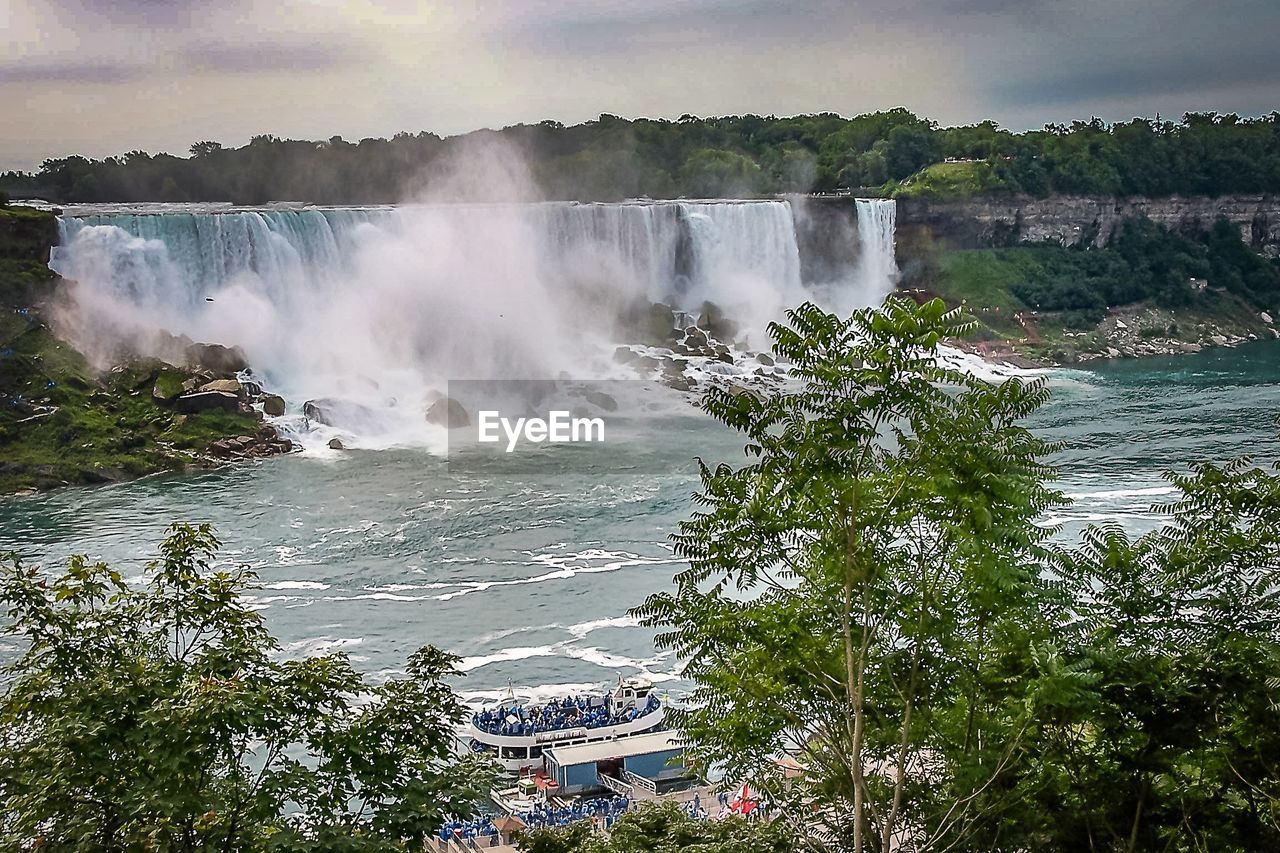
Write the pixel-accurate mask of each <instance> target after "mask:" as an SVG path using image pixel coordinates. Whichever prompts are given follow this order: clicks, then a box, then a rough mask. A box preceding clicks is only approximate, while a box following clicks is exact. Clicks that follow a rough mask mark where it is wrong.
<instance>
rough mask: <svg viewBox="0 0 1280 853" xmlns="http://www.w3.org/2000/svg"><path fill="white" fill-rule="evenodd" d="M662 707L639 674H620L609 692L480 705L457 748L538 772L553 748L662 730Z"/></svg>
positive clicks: (462, 731) (510, 769)
mask: <svg viewBox="0 0 1280 853" xmlns="http://www.w3.org/2000/svg"><path fill="white" fill-rule="evenodd" d="M663 717H664V708H663V704H662V702H661V700H659V698H658V696H657V693H656V692H655V691H654V689H653V685H652V684H651V683H650V682H649V681H647V680H645V679H643V678H619V679H618V685H617V686H616V687H615V688H614V689H613V691H612V692H611V693H608V694H604V693H602V694H597V695H594V696H564V697H560V698H556V699H551V700H549V701H547V702H545V703H542V704H537V705H533V704H525V703H522V702H519V701H517V700H516V699H515V697H514V696H511V697H510V698H508V699H505V700H504V701H502V702H500V703H498V704H497V705H494V706H490V707H486V708H481V709H480V710H478V711H476V712H475V713H474V714H472V715H471V719H470V720H468V721H467V723H466V724H465V725H463V726H462V727H461V729H460V730H459V732H458V740H459V746H460V747H462V748H464V749H469V750H473V751H475V752H486V753H488V754H490V755H491V756H493V758H494V759H495V760H496V761H497V762H498V764H500V765H501V766H502V768H503V769H504V770H506V771H507V772H509V773H514V774H517V775H519V774H520V773H522V772H528V771H538V770H541V769H542V768H543V766H544V761H543V753H544V752H545V751H547V750H550V749H553V748H556V747H566V746H571V745H577V744H586V743H599V742H604V741H617V740H621V739H624V738H629V737H633V736H635V735H641V734H647V733H649V732H655V731H661V730H663V728H664V727H663Z"/></svg>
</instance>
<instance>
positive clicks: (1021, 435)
mask: <svg viewBox="0 0 1280 853" xmlns="http://www.w3.org/2000/svg"><path fill="white" fill-rule="evenodd" d="M965 331H966V329H965V327H964V325H963V324H961V323H960V320H959V314H958V313H957V312H956V311H951V312H948V311H946V310H945V308H944V306H943V305H942V303H941V302H940V301H938V300H934V301H932V302H929V303H926V304H924V305H922V306H916V305H915V304H914V303H910V302H906V301H903V300H899V299H896V298H892V297H891V298H890V299H889V300H888V301H886V303H885V305H884V307H883V308H882V309H880V310H873V309H867V310H862V311H857V312H854V314H853V315H852V316H851V317H850V318H848V319H841V318H839V317H836V316H834V315H830V314H826V313H824V312H823V311H821V310H819V309H818V308H816V307H814V306H812V305H805V306H802V307H800V308H798V309H796V310H795V311H792V312H790V315H789V323H788V324H786V325H781V324H779V325H775V326H773V327H772V335H773V339H774V341H775V349H776V351H777V352H778V354H779V355H780V356H781V357H782V358H783V359H785V360H786V361H788V362H790V363H791V364H793V365H794V368H793V373H794V376H795V377H796V378H797V380H799V385H798V387H795V388H793V389H787V390H783V391H781V392H780V393H778V394H776V395H774V396H772V397H769V398H767V399H766V398H757V397H753V396H751V395H748V394H732V393H730V392H729V391H727V390H724V389H712V390H710V391H708V392H707V395H706V398H705V406H706V408H707V409H708V411H709V412H710V413H711V414H713V415H714V416H715V417H717V418H718V419H720V420H721V421H723V422H724V423H726V424H727V425H729V426H730V427H732V428H734V429H736V430H739V431H740V432H742V433H743V435H744V437H745V439H746V442H747V444H746V450H747V453H748V455H749V457H750V460H751V461H749V462H748V463H746V464H744V465H742V466H740V467H736V468H735V467H732V466H729V465H720V466H718V467H716V468H714V469H712V468H709V467H706V466H703V467H702V469H701V492H700V493H699V494H698V495H697V496H696V502H697V505H698V510H697V511H696V512H695V513H694V514H693V516H692V518H691V519H690V520H688V521H687V522H683V523H682V524H681V526H680V530H679V533H678V534H677V535H676V536H675V537H674V541H675V546H676V551H677V553H678V554H680V555H681V556H682V557H684V558H685V559H686V560H688V562H689V567H688V568H687V569H686V570H685V571H683V572H681V573H679V574H678V575H677V576H676V578H675V584H676V586H675V589H674V591H671V592H662V593H658V594H655V595H653V596H651V597H650V598H649V599H648V600H647V601H646V602H645V604H644V605H643V606H641V607H640V608H638V609H637V611H636V612H637V614H638V615H639V616H640V617H642V619H643V620H644V622H645V623H646V624H648V625H651V626H654V627H657V628H658V629H659V630H660V633H659V634H658V637H657V642H658V643H659V645H660V646H663V647H666V648H669V649H671V650H673V651H674V652H675V653H676V655H677V656H678V657H679V658H681V659H683V660H687V661H688V663H687V664H686V666H685V669H684V675H685V676H687V677H689V678H690V679H691V680H692V681H694V683H695V684H696V687H695V688H694V691H693V695H692V696H691V701H690V702H689V703H688V705H687V706H685V707H683V708H677V709H673V710H672V711H671V712H670V714H671V717H672V719H673V722H674V723H675V724H676V725H678V726H679V727H681V728H682V729H683V730H684V731H685V732H686V734H687V736H688V738H689V742H690V750H691V754H692V756H693V757H694V758H695V760H696V761H698V762H699V763H700V764H701V765H702V766H703V767H707V768H711V767H720V768H726V769H727V772H729V773H731V774H735V778H741V779H747V780H750V781H751V783H752V784H753V785H754V786H755V787H757V788H759V789H760V790H762V791H764V792H766V794H767V795H768V797H769V798H770V800H771V801H772V802H774V803H775V804H777V805H778V815H779V817H778V820H779V821H782V822H783V823H784V824H787V825H789V826H790V827H791V828H792V830H793V831H794V832H795V833H796V834H797V836H798V837H802V838H806V839H814V840H817V841H818V842H819V843H825V844H828V845H829V846H830V847H831V848H832V849H843V850H852V851H856V853H863V851H881V853H883V851H888V850H895V849H896V850H912V851H940V850H974V851H979V850H982V851H987V850H1031V849H1034V850H1061V851H1074V850H1082V849H1089V850H1130V851H1132V850H1139V849H1141V850H1203V849H1212V850H1239V851H1246V850H1260V849H1271V848H1275V847H1277V846H1278V845H1280V774H1278V771H1280V766H1278V765H1277V756H1280V744H1277V743H1276V732H1278V731H1280V703H1277V702H1276V700H1275V696H1274V685H1275V683H1276V679H1277V676H1278V673H1280V475H1277V473H1276V471H1275V469H1274V468H1272V469H1270V470H1266V469H1262V468H1257V467H1254V466H1253V465H1252V464H1251V463H1249V462H1248V461H1247V460H1243V461H1240V462H1236V463H1232V464H1230V465H1225V466H1219V465H1213V464H1207V463H1201V464H1197V465H1194V466H1193V467H1192V468H1191V470H1190V472H1189V473H1184V474H1181V475H1176V476H1175V475H1171V476H1170V480H1171V482H1172V483H1173V485H1174V486H1175V487H1176V489H1177V490H1178V494H1179V497H1178V499H1176V500H1175V501H1173V502H1172V503H1171V504H1170V505H1169V506H1167V507H1164V508H1163V510H1162V511H1163V512H1165V513H1166V514H1167V516H1168V517H1169V522H1168V524H1166V525H1165V526H1162V527H1159V528H1157V529H1156V530H1155V531H1154V532H1152V533H1149V534H1146V535H1144V536H1142V537H1140V538H1137V539H1131V538H1130V537H1128V536H1126V535H1125V534H1124V533H1122V532H1121V531H1119V530H1117V529H1113V528H1105V529H1091V530H1090V531H1089V532H1088V533H1087V534H1086V535H1085V538H1084V541H1083V543H1082V545H1081V546H1080V547H1079V548H1076V549H1071V548H1068V547H1066V546H1065V545H1063V544H1061V543H1058V542H1056V541H1054V539H1053V538H1052V537H1053V534H1054V532H1055V531H1054V528H1053V527H1051V526H1048V525H1046V524H1044V523H1043V521H1042V518H1043V517H1044V515H1045V514H1046V512H1047V511H1048V510H1050V509H1051V508H1054V507H1057V506H1059V505H1061V504H1062V503H1063V501H1064V498H1063V496H1062V495H1061V494H1060V493H1058V492H1057V491H1055V490H1054V489H1053V488H1052V482H1053V479H1054V477H1055V471H1054V469H1053V467H1052V466H1051V464H1049V461H1048V460H1049V458H1050V456H1051V453H1052V452H1053V450H1054V447H1053V446H1051V445H1048V444H1046V443H1044V442H1043V441H1041V440H1040V439H1038V438H1037V437H1036V436H1035V435H1034V434H1033V433H1032V432H1030V431H1029V430H1028V429H1027V428H1026V426H1025V423H1024V421H1025V419H1026V418H1027V417H1028V416H1029V415H1031V414H1032V413H1033V412H1034V411H1035V410H1036V409H1037V408H1038V407H1039V406H1041V405H1042V404H1043V403H1044V402H1045V401H1046V400H1047V398H1048V390H1047V387H1046V386H1045V384H1044V381H1043V379H1039V380H1033V381H1030V382H1023V381H1021V380H1019V379H1016V378H1014V379H1009V380H1007V381H1005V382H1004V383H1002V384H1000V385H993V384H990V383H987V382H985V381H982V380H978V379H976V378H974V377H972V376H968V375H964V374H960V373H957V372H955V371H952V370H950V369H948V368H946V367H945V366H944V365H943V364H941V363H940V362H939V360H938V358H937V355H938V354H937V343H938V341H939V340H941V339H942V338H944V337H950V336H954V335H957V334H962V333H963V332H965ZM784 761H785V762H787V763H789V764H790V765H791V766H792V767H794V766H798V767H800V768H802V773H801V774H800V775H799V777H798V778H795V777H794V774H793V773H788V772H786V767H785V765H784Z"/></svg>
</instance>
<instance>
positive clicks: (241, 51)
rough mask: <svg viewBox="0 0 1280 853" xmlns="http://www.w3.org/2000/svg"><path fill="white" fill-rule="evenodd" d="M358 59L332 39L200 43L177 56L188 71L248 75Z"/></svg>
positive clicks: (328, 66)
mask: <svg viewBox="0 0 1280 853" xmlns="http://www.w3.org/2000/svg"><path fill="white" fill-rule="evenodd" d="M359 60H360V56H359V54H358V52H357V51H356V50H355V49H354V48H353V47H351V46H348V45H340V44H334V43H331V42H325V43H314V44H297V43H289V42H264V43H260V44H227V43H217V44H202V45H197V46H194V47H190V48H186V49H185V50H183V51H182V52H181V53H180V54H179V57H178V61H179V63H180V64H181V65H182V66H183V67H185V68H188V69H190V70H195V71H207V72H213V73H219V74H249V75H252V74H259V73H270V72H275V71H291V72H299V73H301V72H315V71H327V70H331V69H337V68H342V67H344V66H347V65H350V64H352V63H354V62H357V61H359Z"/></svg>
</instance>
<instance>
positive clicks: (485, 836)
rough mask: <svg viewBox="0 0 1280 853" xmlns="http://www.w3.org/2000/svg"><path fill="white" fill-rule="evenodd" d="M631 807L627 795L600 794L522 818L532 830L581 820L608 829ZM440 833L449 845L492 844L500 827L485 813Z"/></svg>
mask: <svg viewBox="0 0 1280 853" xmlns="http://www.w3.org/2000/svg"><path fill="white" fill-rule="evenodd" d="M630 806H631V801H630V800H629V799H628V798H626V797H596V798H594V799H590V800H578V801H575V802H574V803H573V804H572V805H569V806H565V807H564V808H559V809H553V808H549V807H547V806H539V807H537V808H535V809H533V810H532V811H529V812H523V813H520V814H519V815H518V817H519V818H520V819H521V820H523V821H524V823H525V826H527V827H528V828H530V829H536V828H538V827H546V826H568V825H569V824H571V823H573V822H575V821H579V820H595V821H596V822H597V823H598V824H601V825H603V826H604V827H606V828H608V827H611V826H613V823H614V821H616V820H617V819H618V818H619V817H620V816H621V815H622V813H623V812H625V811H626V810H627V809H628V808H629V807H630ZM438 835H439V837H440V840H441V841H443V842H445V843H446V844H447V843H449V842H450V841H452V840H454V839H457V840H458V841H461V842H464V843H466V844H467V846H468V847H492V846H495V845H496V844H497V842H498V827H497V826H496V825H495V824H494V822H493V815H485V816H483V817H476V818H472V819H471V820H451V821H448V822H447V823H445V824H444V825H443V826H441V827H440V832H439V833H438ZM476 842H479V844H477V843H476Z"/></svg>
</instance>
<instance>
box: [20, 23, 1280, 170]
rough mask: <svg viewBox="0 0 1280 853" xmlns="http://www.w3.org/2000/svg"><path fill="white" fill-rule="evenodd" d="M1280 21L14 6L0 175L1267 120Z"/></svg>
mask: <svg viewBox="0 0 1280 853" xmlns="http://www.w3.org/2000/svg"><path fill="white" fill-rule="evenodd" d="M1276 32H1280V4H1278V3H1275V2H1274V0H1219V2H1217V3H1213V4H1208V3H1204V2H1202V0H1161V2H1160V3H1151V2H1148V0H1078V1H1077V2H1075V3H1072V4H1063V3H1061V2H1056V0H790V2H788V3H785V4H784V3H778V2H776V0H626V2H624V1H623V0H486V2H484V3H452V2H445V0H273V2H271V3H259V2H250V0H163V1H162V0H0V57H3V58H0V114H2V115H4V116H5V117H6V119H7V121H6V122H5V124H4V126H2V127H0V168H8V167H13V166H28V167H29V166H30V165H33V164H36V163H39V161H40V160H41V159H43V158H44V157H46V156H62V155H65V154H69V153H84V154H88V155H90V156H104V155H107V154H112V153H117V152H119V151H124V150H130V149H133V148H144V149H147V150H153V151H154V150H168V151H176V152H182V151H185V150H186V148H187V146H188V145H189V144H190V142H191V141H192V140H194V139H219V140H222V141H223V142H225V143H227V144H240V143H242V142H244V141H247V140H248V138H249V137H250V136H251V135H253V134H257V133H272V134H275V135H278V136H288V137H294V138H327V137H329V136H332V135H334V134H340V135H343V136H345V137H348V138H360V137H364V136H371V135H390V134H392V133H394V132H396V131H399V130H409V131H418V130H433V131H436V132H440V133H446V134H447V133H458V132H463V131H467V130H472V129H475V128H477V127H501V126H504V125H507V124H514V123H519V122H534V121H538V120H541V119H544V118H552V119H557V120H560V121H563V122H566V123H569V122H577V121H582V120H585V119H589V118H592V117H594V116H595V115H597V114H599V113H601V112H610V113H615V114H619V115H626V116H653V117H668V118H676V117H679V116H680V115H681V114H683V113H694V114H697V115H711V114H726V113H740V112H756V113H766V114H767V113H773V114H778V115H785V114H794V113H800V112H817V111H834V112H841V113H845V114H854V113H858V112H863V111H868V110H874V109H882V108H887V107H892V106H898V105H902V106H906V107H908V108H910V109H912V110H915V111H916V112H918V113H921V114H923V115H928V116H930V117H932V118H935V119H938V120H939V121H941V122H943V123H945V124H952V123H967V122H974V121H980V120H982V119H985V118H993V119H995V120H996V121H998V122H1000V123H1002V124H1004V125H1006V126H1009V127H1013V128H1016V129H1021V128H1026V127H1037V126H1040V125H1043V124H1044V123H1046V122H1051V121H1055V122H1056V121H1068V120H1070V119H1072V118H1078V117H1087V116H1088V115H1090V114H1097V115H1101V116H1102V117H1104V118H1127V117H1129V116H1132V115H1138V114H1146V115H1150V114H1152V113H1154V112H1155V111H1157V110H1160V111H1162V112H1163V113H1165V114H1166V115H1177V114H1180V113H1181V112H1182V111H1185V110H1187V109H1218V110H1220V111H1238V112H1244V113H1258V112H1266V111H1268V110H1270V109H1273V108H1275V107H1276V106H1277V104H1276V103H1275V97H1274V94H1273V92H1274V91H1275V90H1276V89H1277V88H1278V87H1277V86H1276V83H1277V82H1280V72H1277V70H1276V67H1277V66H1276V65H1275V63H1274V60H1273V59H1272V55H1273V53H1274V48H1273V46H1272V45H1271V44H1270V43H1269V42H1270V41H1271V40H1272V39H1273V34H1274V33H1276Z"/></svg>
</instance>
